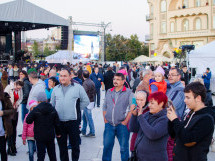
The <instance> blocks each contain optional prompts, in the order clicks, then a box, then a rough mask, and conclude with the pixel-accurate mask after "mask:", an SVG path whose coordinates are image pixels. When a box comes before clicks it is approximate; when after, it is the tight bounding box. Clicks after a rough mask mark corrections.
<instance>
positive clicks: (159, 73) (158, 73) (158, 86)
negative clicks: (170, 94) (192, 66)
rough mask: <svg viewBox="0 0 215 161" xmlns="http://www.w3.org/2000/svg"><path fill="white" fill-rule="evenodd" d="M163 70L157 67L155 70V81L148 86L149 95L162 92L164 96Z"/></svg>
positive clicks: (165, 84)
mask: <svg viewBox="0 0 215 161" xmlns="http://www.w3.org/2000/svg"><path fill="white" fill-rule="evenodd" d="M164 74H165V72H164V70H163V68H162V67H161V66H159V67H157V69H156V70H155V71H154V76H155V81H156V82H152V83H151V84H150V86H149V93H154V92H157V91H159V92H163V93H165V94H166V90H167V83H166V82H165V80H164Z"/></svg>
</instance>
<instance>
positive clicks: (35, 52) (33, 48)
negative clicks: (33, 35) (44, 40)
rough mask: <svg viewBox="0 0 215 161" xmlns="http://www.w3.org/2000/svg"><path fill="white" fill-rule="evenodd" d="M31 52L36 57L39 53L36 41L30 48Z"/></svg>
mask: <svg viewBox="0 0 215 161" xmlns="http://www.w3.org/2000/svg"><path fill="white" fill-rule="evenodd" d="M32 50H33V55H34V56H35V57H36V56H38V55H39V54H40V51H39V45H38V43H37V42H36V41H34V44H33V46H32Z"/></svg>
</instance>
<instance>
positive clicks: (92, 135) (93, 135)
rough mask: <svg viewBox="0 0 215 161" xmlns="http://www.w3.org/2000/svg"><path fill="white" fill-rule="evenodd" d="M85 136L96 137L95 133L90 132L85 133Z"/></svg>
mask: <svg viewBox="0 0 215 161" xmlns="http://www.w3.org/2000/svg"><path fill="white" fill-rule="evenodd" d="M86 137H92V138H95V137H96V135H95V134H92V133H89V134H87V135H86Z"/></svg>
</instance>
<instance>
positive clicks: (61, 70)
mask: <svg viewBox="0 0 215 161" xmlns="http://www.w3.org/2000/svg"><path fill="white" fill-rule="evenodd" d="M0 79H1V83H0V154H1V160H2V161H7V155H11V156H16V153H17V148H16V137H17V123H18V115H19V112H21V118H22V119H21V120H22V123H23V131H22V134H20V135H19V136H21V137H22V140H23V144H24V145H26V143H27V144H28V153H29V161H33V160H34V153H35V152H36V153H37V158H38V161H44V159H45V154H46V151H47V153H48V156H49V159H50V161H56V160H57V156H56V152H55V139H56V140H57V143H58V147H59V151H60V154H59V155H60V160H61V161H69V155H68V149H72V152H71V153H72V160H73V161H78V160H79V156H80V144H81V137H80V134H81V135H82V136H84V137H96V129H95V126H94V121H93V116H92V110H93V109H94V108H102V111H103V112H102V113H101V115H102V114H103V118H104V124H105V128H104V135H103V145H104V148H103V155H102V160H103V161H111V160H112V151H113V147H114V143H115V137H116V138H117V139H118V141H119V145H120V153H121V160H122V161H128V160H130V161H172V160H174V161H182V160H183V161H197V160H198V161H206V160H207V154H208V152H209V146H210V145H211V143H212V139H213V132H214V119H215V110H214V108H213V101H212V96H211V91H210V79H211V71H210V69H209V68H207V69H206V72H205V73H203V75H202V78H197V79H195V80H194V81H193V82H191V83H190V72H189V71H188V69H187V67H186V65H183V66H182V67H181V68H179V66H178V65H175V64H172V65H170V64H163V65H158V66H153V65H150V64H144V65H143V64H140V63H139V64H136V63H127V62H123V64H121V66H120V65H119V63H117V62H115V63H114V64H113V65H112V66H110V65H108V64H106V63H105V64H104V65H102V64H97V63H94V62H88V63H85V64H84V63H81V62H80V63H76V64H70V63H68V64H67V65H62V64H48V63H46V62H43V63H32V64H27V65H26V64H15V65H11V64H9V65H7V66H5V65H1V66H0ZM101 91H105V99H104V103H103V104H101V99H100V98H101ZM19 107H20V108H19ZM88 126H89V130H88V128H87V127H88ZM131 134H132V135H131ZM130 135H131V139H130ZM129 140H130V142H129ZM6 144H7V146H6ZM6 147H7V149H6ZM129 151H130V152H129Z"/></svg>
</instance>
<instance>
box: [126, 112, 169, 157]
mask: <svg viewBox="0 0 215 161" xmlns="http://www.w3.org/2000/svg"><path fill="white" fill-rule="evenodd" d="M129 129H130V131H131V132H135V133H137V132H138V135H137V139H136V143H135V147H136V152H137V158H138V160H141V161H145V160H146V161H167V160H168V157H167V150H166V147H167V139H168V119H167V117H166V109H163V110H162V111H160V112H158V113H156V114H150V113H149V112H147V113H145V114H142V115H140V116H133V115H132V117H131V120H130V125H129Z"/></svg>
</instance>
